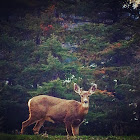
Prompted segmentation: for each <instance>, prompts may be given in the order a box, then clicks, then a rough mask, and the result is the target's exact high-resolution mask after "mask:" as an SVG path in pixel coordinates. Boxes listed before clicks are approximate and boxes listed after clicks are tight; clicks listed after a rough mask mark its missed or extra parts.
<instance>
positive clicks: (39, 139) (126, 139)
mask: <svg viewBox="0 0 140 140" xmlns="http://www.w3.org/2000/svg"><path fill="white" fill-rule="evenodd" d="M12 139H14V140H23V139H24V140H46V139H47V140H56V139H57V140H65V139H67V137H66V136H61V135H56V136H48V137H45V136H43V135H42V136H41V135H40V136H36V135H10V134H3V133H1V134H0V140H12ZM72 139H80V140H122V139H123V140H139V136H84V135H83V136H76V138H74V137H72Z"/></svg>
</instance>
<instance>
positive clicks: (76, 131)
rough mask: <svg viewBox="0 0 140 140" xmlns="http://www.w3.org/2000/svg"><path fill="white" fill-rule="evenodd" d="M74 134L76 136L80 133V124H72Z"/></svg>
mask: <svg viewBox="0 0 140 140" xmlns="http://www.w3.org/2000/svg"><path fill="white" fill-rule="evenodd" d="M72 134H73V135H74V136H77V135H79V125H77V126H74V125H72Z"/></svg>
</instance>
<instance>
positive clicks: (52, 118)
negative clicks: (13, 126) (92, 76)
mask: <svg viewBox="0 0 140 140" xmlns="http://www.w3.org/2000/svg"><path fill="white" fill-rule="evenodd" d="M96 89H97V85H96V84H93V85H92V86H91V88H90V89H89V90H88V91H83V90H82V88H80V87H79V86H78V85H77V84H76V83H74V91H75V92H76V93H78V94H79V95H80V97H81V102H78V101H76V100H66V99H61V98H57V97H52V96H48V95H38V96H35V97H33V98H31V99H30V100H29V101H28V107H29V118H28V119H27V120H26V121H24V122H22V129H21V134H23V133H24V132H25V129H26V128H27V127H28V126H30V125H31V124H34V123H36V124H35V126H34V127H33V132H34V134H39V130H40V128H41V127H42V126H43V124H44V122H45V121H49V122H52V123H55V122H60V123H64V124H65V127H66V132H67V136H77V135H79V127H80V125H81V124H82V122H83V120H84V118H85V115H86V114H87V113H88V110H89V96H91V95H92V94H93V93H95V90H96Z"/></svg>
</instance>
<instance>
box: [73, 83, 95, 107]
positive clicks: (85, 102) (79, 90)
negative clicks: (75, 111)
mask: <svg viewBox="0 0 140 140" xmlns="http://www.w3.org/2000/svg"><path fill="white" fill-rule="evenodd" d="M96 89H97V85H96V84H94V85H92V86H91V88H90V89H89V90H88V91H83V90H82V88H80V87H79V86H78V85H77V84H76V83H74V91H75V92H76V93H78V94H79V95H80V97H81V103H82V105H83V107H85V108H88V107H89V96H91V95H92V94H93V93H94V92H95V90H96Z"/></svg>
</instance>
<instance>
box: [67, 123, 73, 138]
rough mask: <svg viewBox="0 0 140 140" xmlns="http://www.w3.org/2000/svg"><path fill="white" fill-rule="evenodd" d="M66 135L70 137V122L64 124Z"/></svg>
mask: <svg viewBox="0 0 140 140" xmlns="http://www.w3.org/2000/svg"><path fill="white" fill-rule="evenodd" d="M65 125H66V132H67V135H69V136H72V127H71V123H70V122H65Z"/></svg>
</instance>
